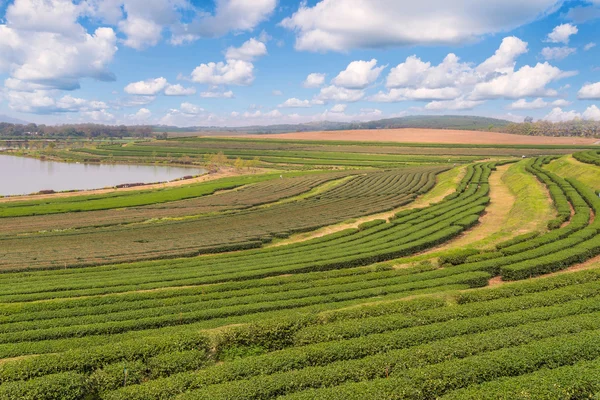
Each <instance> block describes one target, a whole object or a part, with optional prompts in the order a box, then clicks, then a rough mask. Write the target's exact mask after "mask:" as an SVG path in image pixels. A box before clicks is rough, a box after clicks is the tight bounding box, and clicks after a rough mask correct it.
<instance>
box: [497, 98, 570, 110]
mask: <svg viewBox="0 0 600 400" xmlns="http://www.w3.org/2000/svg"><path fill="white" fill-rule="evenodd" d="M570 104H571V102H570V101H568V100H565V99H558V100H554V101H552V102H547V101H545V100H544V99H542V98H541V97H538V98H537V99H535V100H532V101H527V99H519V100H517V101H515V102H514V103H512V104H510V105H509V106H508V107H506V108H507V109H509V110H538V109H540V108H546V107H566V106H568V105H570Z"/></svg>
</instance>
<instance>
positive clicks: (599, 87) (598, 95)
mask: <svg viewBox="0 0 600 400" xmlns="http://www.w3.org/2000/svg"><path fill="white" fill-rule="evenodd" d="M577 98H579V99H581V100H595V99H600V82H596V83H586V84H585V85H583V86H582V87H581V89H579V92H578V93H577Z"/></svg>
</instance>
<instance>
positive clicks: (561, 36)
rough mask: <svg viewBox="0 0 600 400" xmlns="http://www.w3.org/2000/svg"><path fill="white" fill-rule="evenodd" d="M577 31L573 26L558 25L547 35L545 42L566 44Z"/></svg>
mask: <svg viewBox="0 0 600 400" xmlns="http://www.w3.org/2000/svg"><path fill="white" fill-rule="evenodd" d="M577 32H579V30H578V29H577V27H576V26H575V25H572V24H562V25H558V26H557V27H556V28H554V29H553V30H552V32H550V33H549V34H548V38H547V39H546V41H547V42H550V43H563V44H568V43H569V39H570V38H571V36H573V35H576V34H577Z"/></svg>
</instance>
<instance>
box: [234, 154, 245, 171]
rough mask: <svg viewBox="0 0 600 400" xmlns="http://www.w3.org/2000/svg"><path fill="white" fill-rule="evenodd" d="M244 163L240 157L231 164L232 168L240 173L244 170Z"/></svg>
mask: <svg viewBox="0 0 600 400" xmlns="http://www.w3.org/2000/svg"><path fill="white" fill-rule="evenodd" d="M244 165H245V162H244V160H242V159H241V158H240V157H238V158H237V159H236V160H235V162H234V163H233V166H234V167H235V169H236V170H238V171H241V170H242V169H243V168H244Z"/></svg>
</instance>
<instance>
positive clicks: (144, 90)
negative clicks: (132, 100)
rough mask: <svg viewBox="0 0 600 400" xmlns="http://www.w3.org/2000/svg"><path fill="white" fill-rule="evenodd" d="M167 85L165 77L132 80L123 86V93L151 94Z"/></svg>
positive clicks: (160, 90)
mask: <svg viewBox="0 0 600 400" xmlns="http://www.w3.org/2000/svg"><path fill="white" fill-rule="evenodd" d="M167 85H168V82H167V80H166V79H165V78H163V77H160V78H156V79H147V80H145V81H139V82H132V83H130V84H128V85H127V86H125V89H124V90H125V93H127V94H137V95H146V96H152V95H155V94H157V93H159V92H162V91H163V90H164V89H165V88H166V87H167Z"/></svg>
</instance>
